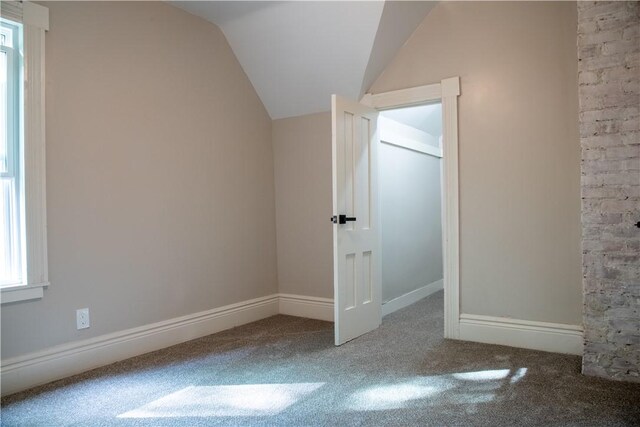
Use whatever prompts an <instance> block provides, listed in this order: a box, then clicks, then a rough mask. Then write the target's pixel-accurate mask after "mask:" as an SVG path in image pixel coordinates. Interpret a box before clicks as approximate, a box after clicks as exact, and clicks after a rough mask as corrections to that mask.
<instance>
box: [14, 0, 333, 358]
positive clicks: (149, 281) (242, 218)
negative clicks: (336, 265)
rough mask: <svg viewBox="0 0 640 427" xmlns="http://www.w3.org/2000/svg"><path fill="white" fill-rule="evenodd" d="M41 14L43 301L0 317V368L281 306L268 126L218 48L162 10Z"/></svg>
mask: <svg viewBox="0 0 640 427" xmlns="http://www.w3.org/2000/svg"><path fill="white" fill-rule="evenodd" d="M47 6H48V7H49V10H50V23H51V31H49V32H48V33H47V38H46V43H47V46H46V66H47V92H46V96H47V105H46V120H47V187H48V188H47V190H48V199H47V210H48V227H49V242H48V243H49V270H50V280H51V286H50V288H49V289H47V290H46V291H45V297H44V298H43V299H42V300H38V301H31V302H21V303H16V304H10V305H3V306H2V358H3V359H5V358H8V357H12V356H17V355H21V354H24V353H27V352H31V351H35V350H39V349H43V348H47V347H50V346H53V345H56V344H62V343H66V342H70V341H74V340H78V339H85V338H89V337H94V336H97V335H101V334H105V333H109V332H114V331H119V330H123V329H127V328H132V327H136V326H140V325H144V324H148V323H152V322H157V321H161V320H165V319H170V318H173V317H176V316H181V315H185V314H189V313H194V312H198V311H201V310H207V309H211V308H215V307H219V306H223V305H226V304H230V303H234V302H238V301H242V300H246V299H250V298H256V297H259V296H263V295H268V294H271V293H274V292H276V291H277V280H276V253H275V214H274V202H273V201H274V188H273V154H272V149H271V142H270V139H271V120H270V118H269V116H268V115H267V113H266V111H265V110H264V108H263V106H262V104H261V102H260V100H259V99H258V97H257V95H256V93H255V91H254V90H253V87H252V86H251V84H250V83H249V81H248V79H247V78H246V76H245V74H244V72H243V71H242V69H241V67H240V65H239V64H238V62H237V61H236V58H235V56H234V55H233V53H232V51H231V49H230V48H229V46H228V44H227V42H226V40H225V38H224V36H223V35H222V33H221V32H220V31H219V30H218V29H217V28H216V27H215V26H213V25H211V24H209V23H207V22H205V21H204V20H201V19H199V18H196V17H194V16H192V15H189V14H187V13H185V12H183V11H181V10H178V9H176V8H174V7H172V6H170V5H167V4H165V3H162V2H145V3H125V2H108V3H107V2H105V3H101V2H86V3H85V2H82V3H80V2H74V3H59V2H48V3H47ZM327 215H328V213H327ZM327 224H328V219H327ZM83 307H88V308H89V309H90V311H91V328H90V329H87V330H83V331H76V327H75V310H76V309H77V308H83Z"/></svg>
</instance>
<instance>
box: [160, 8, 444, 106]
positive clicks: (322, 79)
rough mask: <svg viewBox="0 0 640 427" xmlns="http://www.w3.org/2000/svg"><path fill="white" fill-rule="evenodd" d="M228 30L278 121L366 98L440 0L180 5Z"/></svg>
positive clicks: (224, 30)
mask: <svg viewBox="0 0 640 427" xmlns="http://www.w3.org/2000/svg"><path fill="white" fill-rule="evenodd" d="M171 3H172V4H173V5H175V6H177V7H179V8H181V9H184V10H186V11H188V12H190V13H192V14H194V15H198V16H200V17H202V18H204V19H206V20H208V21H210V22H212V23H214V24H215V25H217V26H218V27H220V29H221V30H222V32H223V33H224V35H225V37H226V38H227V40H228V42H229V44H230V46H231V48H232V49H233V51H234V53H235V55H236V57H237V58H238V61H239V62H240V64H241V65H242V68H243V69H244V71H245V73H246V74H247V76H248V77H249V80H251V83H252V84H253V86H254V88H255V90H256V92H257V93H258V96H259V97H260V99H261V100H262V103H263V104H264V105H265V107H266V109H267V111H268V112H269V115H270V116H271V118H272V119H280V118H285V117H293V116H300V115H304V114H310V113H316V112H320V111H327V110H329V108H330V102H331V99H330V98H331V94H333V93H337V94H340V95H343V96H347V97H349V98H352V99H359V98H360V97H361V96H362V95H363V94H364V92H365V91H366V89H367V88H368V87H369V86H370V85H371V84H372V83H373V82H374V81H375V79H376V78H377V77H378V75H379V74H380V73H381V72H382V71H383V70H384V68H385V67H386V66H387V65H388V64H389V62H391V60H392V59H393V58H394V56H395V54H396V52H397V51H398V49H399V48H400V47H401V46H402V45H403V44H404V43H405V42H406V40H407V39H408V38H409V36H410V35H411V33H413V31H414V30H415V28H416V27H417V26H418V24H420V22H422V20H423V19H424V17H425V16H426V15H427V13H428V12H429V11H430V10H431V8H432V7H433V5H434V4H435V3H434V2H422V1H407V2H405V1H386V2H385V1H284V2H280V1H255V2H253V1H247V2H245V1H174V2H171Z"/></svg>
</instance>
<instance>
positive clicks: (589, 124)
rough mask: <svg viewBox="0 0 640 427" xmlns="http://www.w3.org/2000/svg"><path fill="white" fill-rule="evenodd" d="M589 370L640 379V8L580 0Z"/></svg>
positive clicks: (585, 369)
mask: <svg viewBox="0 0 640 427" xmlns="http://www.w3.org/2000/svg"><path fill="white" fill-rule="evenodd" d="M578 59H579V64H578V81H579V100H580V141H581V147H582V251H583V261H582V264H583V275H584V279H583V286H584V328H585V338H584V341H585V346H584V357H583V361H582V370H583V372H584V373H585V374H587V375H597V376H602V377H608V378H613V379H621V380H627V381H636V382H640V255H639V254H640V228H638V227H636V225H635V223H637V222H638V221H640V90H639V89H640V7H639V3H638V2H578Z"/></svg>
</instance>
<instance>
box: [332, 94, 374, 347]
mask: <svg viewBox="0 0 640 427" xmlns="http://www.w3.org/2000/svg"><path fill="white" fill-rule="evenodd" d="M331 112H332V131H333V132H332V136H333V145H332V149H333V213H334V217H333V218H332V221H333V222H334V225H333V283H334V284H333V287H334V320H335V341H336V345H341V344H344V343H345V342H347V341H349V340H352V339H354V338H356V337H358V336H360V335H362V334H365V333H367V332H369V331H372V330H374V329H376V328H377V327H378V326H380V323H381V322H382V301H381V298H382V296H381V295H382V291H381V285H380V283H381V276H382V275H381V263H380V236H379V227H380V217H379V209H378V204H377V203H378V194H377V193H378V185H377V170H378V168H377V165H378V145H379V141H378V131H377V119H378V112H377V111H376V110H374V109H372V108H370V107H367V106H364V105H362V104H359V103H357V102H354V101H350V100H348V99H344V98H341V97H339V96H336V95H333V96H332V98H331Z"/></svg>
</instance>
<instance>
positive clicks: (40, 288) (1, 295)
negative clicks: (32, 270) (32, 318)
mask: <svg viewBox="0 0 640 427" xmlns="http://www.w3.org/2000/svg"><path fill="white" fill-rule="evenodd" d="M47 286H49V283H39V284H36V285H26V286H25V285H18V286H6V287H4V288H0V303H1V304H8V303H10V302H18V301H27V300H32V299H40V298H42V297H43V296H44V288H46V287H47Z"/></svg>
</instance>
